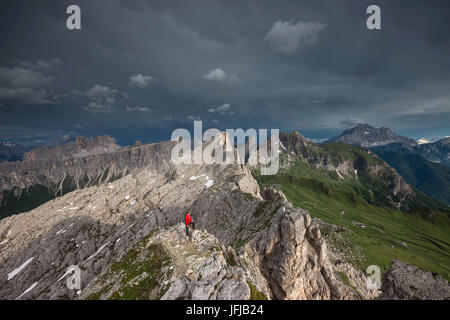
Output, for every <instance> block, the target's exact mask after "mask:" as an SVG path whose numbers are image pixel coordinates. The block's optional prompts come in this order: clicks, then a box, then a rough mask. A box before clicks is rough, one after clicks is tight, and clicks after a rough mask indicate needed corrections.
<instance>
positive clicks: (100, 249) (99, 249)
mask: <svg viewBox="0 0 450 320" xmlns="http://www.w3.org/2000/svg"><path fill="white" fill-rule="evenodd" d="M108 244H109V241H108V242H107V243H105V244H104V245H102V246H101V247H100V248H98V250H97V252H96V253H94V254H93V255H92V256H90V257H89V258H87V259H86V260H84V261H85V262H86V261H88V260H89V259H91V258H93V257H95V256H96V255H97V254H98V253H99V252H100V251H102V250H103V248H104V247H106V246H107V245H108ZM63 278H64V277H63Z"/></svg>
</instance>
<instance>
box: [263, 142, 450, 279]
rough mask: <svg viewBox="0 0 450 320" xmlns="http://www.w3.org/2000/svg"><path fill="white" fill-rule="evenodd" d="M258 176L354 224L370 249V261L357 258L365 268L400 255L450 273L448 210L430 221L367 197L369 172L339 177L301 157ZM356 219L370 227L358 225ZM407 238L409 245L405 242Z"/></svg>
mask: <svg viewBox="0 0 450 320" xmlns="http://www.w3.org/2000/svg"><path fill="white" fill-rule="evenodd" d="M335 147H336V146H332V148H335ZM322 151H323V150H322ZM331 151H332V152H334V151H335V150H331ZM369 161H378V159H376V158H375V159H373V158H372V159H369ZM257 179H258V181H259V182H260V184H262V185H274V184H275V185H276V184H279V185H281V190H282V191H283V192H284V193H285V195H286V196H287V198H288V199H289V201H291V202H292V203H293V204H294V205H295V206H299V207H302V208H304V209H307V210H309V212H310V213H311V215H312V216H315V217H318V218H320V219H322V220H325V221H327V222H330V223H333V224H336V225H339V226H344V227H346V228H348V229H350V230H352V231H353V233H352V234H351V235H350V239H349V240H351V242H352V243H354V244H355V245H357V246H360V247H361V248H362V249H363V251H364V253H365V259H364V261H360V262H359V263H357V264H358V266H359V267H360V268H361V269H363V270H365V269H366V268H367V266H369V265H371V264H375V265H379V266H380V267H381V269H382V271H385V270H386V269H387V268H388V267H389V265H390V264H391V261H392V259H400V260H403V261H406V262H409V263H411V264H414V265H416V266H418V267H419V268H421V269H425V270H430V271H432V272H436V273H439V274H441V275H442V276H444V277H445V278H446V279H449V278H450V223H449V217H448V214H447V213H438V214H436V215H435V217H434V219H433V220H432V221H427V220H424V219H423V218H422V217H421V216H420V214H414V213H404V212H402V211H400V210H395V209H391V208H389V207H386V206H380V205H379V204H378V203H377V202H376V201H375V202H372V204H370V203H368V201H367V198H365V197H364V195H365V193H364V192H367V184H366V183H367V181H364V177H363V178H362V179H359V180H356V179H355V178H353V177H349V178H347V179H346V180H344V181H343V180H340V181H339V179H338V178H337V177H336V176H334V175H333V174H330V173H326V172H323V171H322V172H320V171H318V170H316V169H312V168H311V167H310V166H309V165H308V164H307V163H305V162H303V161H298V162H297V163H296V164H295V165H294V166H293V167H292V168H291V169H290V170H289V171H288V172H286V173H284V174H280V175H275V176H260V177H257ZM375 204H376V205H375ZM341 208H342V209H344V212H345V213H344V219H342V220H341V219H340V216H339V210H340V209H341ZM353 221H356V222H360V223H363V224H365V225H366V226H367V227H366V228H362V227H358V226H355V225H353V224H352V222H353ZM401 242H405V243H406V244H407V246H408V247H407V248H405V247H404V246H403V245H402V244H401Z"/></svg>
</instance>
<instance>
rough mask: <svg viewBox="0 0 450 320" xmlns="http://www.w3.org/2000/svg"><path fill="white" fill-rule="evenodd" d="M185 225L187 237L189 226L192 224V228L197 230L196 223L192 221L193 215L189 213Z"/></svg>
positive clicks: (185, 218)
mask: <svg viewBox="0 0 450 320" xmlns="http://www.w3.org/2000/svg"><path fill="white" fill-rule="evenodd" d="M184 223H185V224H186V235H187V236H188V235H189V224H192V228H193V229H195V222H194V220H192V217H191V213H190V212H189V211H188V212H187V213H186V216H185V217H184Z"/></svg>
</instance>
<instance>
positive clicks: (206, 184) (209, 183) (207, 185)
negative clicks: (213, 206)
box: [205, 179, 214, 188]
mask: <svg viewBox="0 0 450 320" xmlns="http://www.w3.org/2000/svg"><path fill="white" fill-rule="evenodd" d="M213 185H214V180H211V179H209V180H208V181H206V183H205V187H206V188H210V187H212V186H213Z"/></svg>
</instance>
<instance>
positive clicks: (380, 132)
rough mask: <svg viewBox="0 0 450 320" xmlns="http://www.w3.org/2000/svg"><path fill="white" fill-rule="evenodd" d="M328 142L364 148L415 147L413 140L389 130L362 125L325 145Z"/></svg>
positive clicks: (346, 131)
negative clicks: (396, 144) (400, 144)
mask: <svg viewBox="0 0 450 320" xmlns="http://www.w3.org/2000/svg"><path fill="white" fill-rule="evenodd" d="M329 142H343V143H347V144H351V145H355V146H359V147H365V148H373V147H379V146H385V145H387V144H391V143H403V144H406V145H409V146H416V145H417V142H416V141H414V140H413V139H410V138H408V137H404V136H400V135H396V134H395V133H393V132H392V130H391V129H389V128H385V127H382V128H375V127H372V126H371V125H368V124H363V123H360V124H358V125H357V126H356V127H354V128H350V129H346V130H344V132H342V133H341V134H340V135H339V136H337V137H335V138H331V139H330V140H328V141H326V142H325V143H329Z"/></svg>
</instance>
